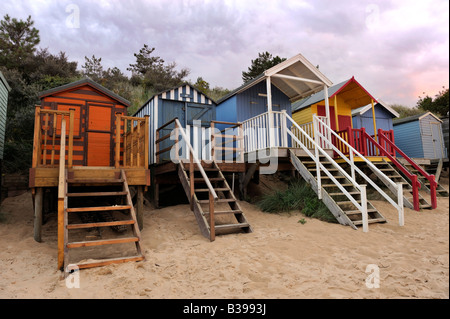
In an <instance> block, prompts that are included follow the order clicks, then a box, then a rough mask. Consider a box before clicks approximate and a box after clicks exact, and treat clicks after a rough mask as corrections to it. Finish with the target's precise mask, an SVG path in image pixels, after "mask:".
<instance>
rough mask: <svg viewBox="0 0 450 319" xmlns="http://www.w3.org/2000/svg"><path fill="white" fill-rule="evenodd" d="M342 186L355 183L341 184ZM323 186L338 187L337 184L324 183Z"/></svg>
mask: <svg viewBox="0 0 450 319" xmlns="http://www.w3.org/2000/svg"><path fill="white" fill-rule="evenodd" d="M340 185H341V186H344V187H347V186H353V184H340ZM322 187H338V186H337V185H336V184H322Z"/></svg>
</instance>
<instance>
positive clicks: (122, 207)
mask: <svg viewBox="0 0 450 319" xmlns="http://www.w3.org/2000/svg"><path fill="white" fill-rule="evenodd" d="M127 209H131V205H117V206H98V207H76V208H67V212H68V213H77V212H103V211H109V210H127Z"/></svg>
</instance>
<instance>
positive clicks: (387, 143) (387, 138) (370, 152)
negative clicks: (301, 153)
mask: <svg viewBox="0 0 450 319" xmlns="http://www.w3.org/2000/svg"><path fill="white" fill-rule="evenodd" d="M377 133H378V134H377V139H378V142H377V141H375V139H374V137H373V136H370V135H369V134H367V132H366V130H365V128H360V129H354V128H351V127H347V128H346V129H345V130H341V131H338V132H336V134H338V135H339V136H340V137H341V138H342V139H344V140H345V141H347V142H348V143H349V144H350V145H351V146H353V147H354V148H355V149H356V150H357V151H358V152H359V153H360V154H361V155H362V156H386V157H387V158H389V160H390V161H391V162H392V163H393V164H394V165H395V166H396V167H397V168H398V169H399V170H400V171H401V172H402V173H403V174H404V175H405V176H406V177H407V178H408V179H409V180H410V181H411V186H412V187H413V201H414V209H415V210H417V211H418V210H420V205H419V189H420V182H419V180H418V178H417V175H414V174H412V173H411V172H410V171H408V170H407V169H406V168H405V167H404V166H403V165H402V164H401V163H400V162H398V161H397V160H396V158H395V156H396V152H397V153H398V154H399V155H400V156H402V157H403V158H404V159H405V160H406V161H407V162H408V163H410V164H411V166H413V167H414V168H415V169H416V170H417V171H418V172H419V173H420V174H421V175H423V176H424V177H425V178H426V179H427V180H428V181H429V182H430V194H431V207H432V208H433V209H434V208H436V207H437V200H436V187H437V183H436V181H435V179H434V175H430V174H428V173H427V172H425V171H424V170H423V169H422V168H421V167H420V166H418V165H417V164H416V163H415V162H414V161H413V160H411V159H410V158H409V157H408V156H407V155H406V154H405V153H403V152H402V150H400V149H399V148H398V147H397V146H396V145H395V144H394V131H393V130H389V131H384V130H382V129H378V131H377ZM337 140H338V139H337V138H333V144H334V145H335V146H336V147H337V148H338V149H339V150H340V151H341V152H342V153H343V154H344V155H348V154H349V150H348V147H347V146H346V145H345V144H344V143H342V141H337ZM334 156H335V157H337V156H338V155H337V153H336V152H335V154H334Z"/></svg>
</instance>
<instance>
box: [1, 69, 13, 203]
mask: <svg viewBox="0 0 450 319" xmlns="http://www.w3.org/2000/svg"><path fill="white" fill-rule="evenodd" d="M9 91H11V87H10V86H9V84H8V82H7V81H6V79H5V77H4V76H3V73H2V72H0V185H2V162H3V152H4V150H5V129H6V115H7V111H8V94H9ZM1 197H2V192H0V201H1V199H2V198H1Z"/></svg>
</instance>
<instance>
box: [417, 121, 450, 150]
mask: <svg viewBox="0 0 450 319" xmlns="http://www.w3.org/2000/svg"><path fill="white" fill-rule="evenodd" d="M419 125H420V133H421V137H422V147H423V157H424V158H442V157H445V156H444V149H443V148H444V147H443V144H444V141H443V136H442V126H441V122H439V121H438V120H437V119H436V118H435V117H434V116H432V115H427V116H425V117H423V118H421V119H420V120H419Z"/></svg>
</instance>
